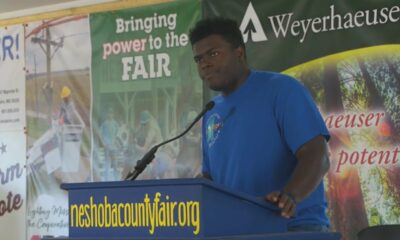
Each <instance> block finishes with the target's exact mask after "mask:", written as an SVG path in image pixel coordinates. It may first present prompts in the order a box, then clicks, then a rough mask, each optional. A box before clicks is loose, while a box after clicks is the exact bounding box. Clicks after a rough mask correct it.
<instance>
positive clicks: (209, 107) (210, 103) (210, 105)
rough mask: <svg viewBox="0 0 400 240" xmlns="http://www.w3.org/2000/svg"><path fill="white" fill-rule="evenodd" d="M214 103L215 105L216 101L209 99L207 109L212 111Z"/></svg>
mask: <svg viewBox="0 0 400 240" xmlns="http://www.w3.org/2000/svg"><path fill="white" fill-rule="evenodd" d="M214 105H215V103H214V101H209V102H208V103H207V104H206V107H205V109H206V111H210V110H211V109H212V108H213V107H214Z"/></svg>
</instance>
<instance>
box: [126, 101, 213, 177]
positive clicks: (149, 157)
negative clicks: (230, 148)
mask: <svg viewBox="0 0 400 240" xmlns="http://www.w3.org/2000/svg"><path fill="white" fill-rule="evenodd" d="M214 105H215V103H214V102H213V101H210V102H208V103H207V104H206V106H205V107H204V109H203V110H202V111H201V112H200V113H199V114H198V115H197V116H196V118H195V119H194V120H193V122H192V123H191V124H190V125H189V127H187V128H186V130H185V131H183V132H182V133H181V134H179V135H178V136H176V137H174V138H171V139H169V140H167V141H164V142H162V143H159V144H157V145H155V146H153V147H152V148H151V149H150V151H148V152H147V153H146V154H145V155H144V156H143V157H142V159H141V160H139V161H137V163H136V166H135V168H134V170H133V171H130V172H129V173H128V175H127V176H126V177H125V180H131V181H132V180H135V179H136V178H137V177H138V176H139V174H141V173H142V172H143V171H144V169H145V168H146V166H147V165H148V164H149V163H151V161H153V159H154V157H155V153H156V152H157V150H158V148H159V147H161V146H163V145H165V144H167V143H169V142H172V141H174V140H176V139H178V138H180V137H182V136H183V135H185V134H186V133H187V132H189V130H190V129H191V128H192V127H193V126H194V125H195V124H196V122H197V121H199V120H200V118H201V117H203V115H204V114H205V113H206V112H207V111H209V110H211V109H212V108H213V107H214Z"/></svg>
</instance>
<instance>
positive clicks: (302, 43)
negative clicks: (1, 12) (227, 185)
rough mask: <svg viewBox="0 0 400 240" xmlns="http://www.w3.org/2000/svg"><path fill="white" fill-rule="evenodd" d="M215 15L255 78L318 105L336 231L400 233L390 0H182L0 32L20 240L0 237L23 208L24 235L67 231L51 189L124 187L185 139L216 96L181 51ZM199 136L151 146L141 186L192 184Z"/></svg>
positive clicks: (395, 12)
mask: <svg viewBox="0 0 400 240" xmlns="http://www.w3.org/2000/svg"><path fill="white" fill-rule="evenodd" d="M213 16H226V17H230V18H233V19H235V20H237V21H238V23H239V25H240V28H241V30H242V32H243V36H244V38H245V40H246V47H247V56H248V61H249V65H250V66H251V67H252V68H253V69H260V70H270V71H277V72H283V73H286V74H289V75H292V76H294V77H296V78H297V79H298V80H299V81H301V82H302V83H303V84H304V85H305V86H306V87H307V88H308V89H309V90H310V92H311V94H312V96H313V97H314V99H315V100H316V102H317V104H318V105H319V107H320V109H321V112H322V113H323V115H324V119H325V121H326V124H327V126H328V128H329V130H330V132H331V135H332V138H331V140H330V142H329V146H330V158H331V162H332V168H331V170H330V172H329V174H328V176H327V177H326V179H325V185H326V190H327V192H326V194H327V197H328V199H329V212H328V213H329V216H330V219H331V223H332V230H336V231H340V232H342V233H343V235H344V239H347V240H355V239H356V237H355V236H356V233H357V232H358V231H359V230H360V229H362V228H364V227H366V226H368V225H380V224H391V223H400V190H399V188H400V164H399V156H398V155H399V149H398V147H399V141H400V139H399V130H400V102H399V101H400V100H399V99H400V98H399V95H400V84H399V83H400V35H399V34H398V32H397V31H396V30H397V28H398V25H399V21H400V6H399V3H398V2H396V1H395V0H382V1H379V2H378V1H373V0H354V1H351V2H350V1H346V0H336V1H333V0H327V1H316V0H313V1H312V0H298V1H295V2H294V1H291V0H270V1H261V0H253V1H243V0H241V1H239V0H229V1H228V0H204V1H198V0H186V1H175V2H170V3H165V4H159V5H153V6H147V7H141V8H133V9H124V10H119V11H109V12H102V13H96V14H91V15H84V16H69V17H64V18H57V19H49V20H46V21H40V22H30V23H28V24H26V25H24V26H18V27H15V26H9V27H8V28H7V29H1V30H0V79H1V84H0V111H1V115H0V134H1V139H0V140H1V141H0V159H3V160H4V161H1V171H2V172H14V178H13V179H11V178H9V179H8V180H7V181H5V182H4V184H2V188H1V189H2V191H1V193H2V194H1V195H0V203H1V201H2V200H1V199H5V200H4V201H14V202H15V201H16V202H17V203H16V204H15V206H16V208H18V209H13V210H12V211H11V212H7V213H5V214H3V215H1V213H0V221H1V224H0V226H1V227H4V229H3V230H4V231H2V232H4V233H6V234H9V235H7V236H6V237H8V238H10V239H22V237H20V235H18V234H21V233H23V232H24V231H23V229H22V228H23V227H22V228H21V229H18V230H16V232H12V231H9V230H7V229H15V228H11V227H10V226H25V225H24V223H25V219H23V217H22V216H24V214H25V213H24V209H25V206H24V204H25V203H26V204H27V213H26V216H25V217H26V220H27V221H26V224H27V226H28V239H37V238H38V237H39V236H42V235H54V236H57V235H67V234H68V228H67V224H68V223H67V220H68V212H67V209H66V207H67V204H66V201H67V198H66V194H65V192H63V191H61V190H59V183H61V182H85V181H113V180H120V179H121V178H123V177H124V176H125V175H126V173H127V171H129V170H131V169H132V168H133V167H134V164H135V163H136V160H138V159H140V158H141V157H142V155H143V153H145V152H146V151H147V150H148V148H149V147H151V146H152V145H154V144H156V143H159V142H161V141H162V140H165V139H167V138H170V137H172V136H175V135H176V134H178V133H180V132H182V130H183V129H184V128H185V127H186V126H187V125H188V124H189V123H190V122H191V121H192V120H193V119H194V117H195V116H196V115H197V114H198V113H199V112H200V110H201V108H202V106H203V104H204V102H206V101H208V100H209V99H210V96H211V95H213V94H215V93H211V92H209V91H208V90H203V85H202V82H201V80H200V79H199V78H198V75H197V71H196V67H195V65H194V62H193V56H192V50H191V46H190V44H189V42H188V31H189V29H190V28H191V27H192V26H193V25H194V24H195V22H196V21H197V20H199V19H200V18H202V17H213ZM24 31H25V36H23V32H24ZM23 38H24V39H25V46H24V45H23V44H24V42H23ZM24 51H26V53H25V52H24ZM24 59H25V64H26V69H25V71H26V81H25V84H26V85H27V92H26V94H25V84H24V83H23V81H20V80H21V79H23V74H24V72H23V70H24V69H23V68H24V63H23V60H24ZM25 98H26V105H27V106H26V110H25V105H24V103H25ZM24 115H25V116H26V119H27V120H26V123H25V117H24ZM24 126H26V129H27V136H26V139H25V138H24V136H23V134H24V133H23V131H24V130H23V128H24ZM199 129H200V126H199V125H198V124H197V125H196V126H195V127H194V129H193V130H192V131H190V132H189V134H188V135H186V136H185V137H183V138H182V139H180V140H179V141H176V142H174V143H172V144H169V145H168V146H166V147H163V148H162V149H160V150H159V152H158V154H157V156H156V159H155V160H154V162H153V163H152V164H151V165H149V166H148V168H147V170H146V171H145V172H144V173H143V174H142V175H141V176H140V178H142V179H161V178H176V177H194V176H196V175H197V174H198V173H199V172H200V163H201V154H200V153H201V148H200V142H201V141H200V137H201V136H200V130H199ZM25 140H26V141H25ZM25 142H27V143H28V147H27V162H26V169H27V174H26V175H27V176H26V178H27V184H28V187H27V188H28V189H27V193H28V194H27V199H26V200H25V196H24V192H25V191H24V189H25V175H24V174H25V170H24V168H22V166H23V165H24V164H25V156H20V155H21V153H22V152H23V151H25ZM17 147H18V148H17ZM21 150H22V151H21ZM13 184H15V185H13ZM3 223H4V224H3ZM14 234H15V235H14ZM17 235H18V236H17Z"/></svg>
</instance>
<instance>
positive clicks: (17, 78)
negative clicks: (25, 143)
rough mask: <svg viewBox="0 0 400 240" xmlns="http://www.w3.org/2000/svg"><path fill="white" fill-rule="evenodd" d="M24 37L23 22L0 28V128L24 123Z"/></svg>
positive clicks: (4, 128)
mask: <svg viewBox="0 0 400 240" xmlns="http://www.w3.org/2000/svg"><path fill="white" fill-rule="evenodd" d="M23 37H24V32H23V28H22V26H10V27H7V28H6V29H3V28H1V29H0V72H1V76H0V131H10V130H11V131H12V130H20V131H23V130H24V127H25V84H24V78H25V77H24V75H25V72H24V54H25V53H24V47H23V40H24V39H23Z"/></svg>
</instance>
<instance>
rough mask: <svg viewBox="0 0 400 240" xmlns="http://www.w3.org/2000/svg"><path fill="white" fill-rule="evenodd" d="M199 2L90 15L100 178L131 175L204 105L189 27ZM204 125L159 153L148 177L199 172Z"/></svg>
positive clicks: (96, 176)
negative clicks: (139, 162)
mask: <svg viewBox="0 0 400 240" xmlns="http://www.w3.org/2000/svg"><path fill="white" fill-rule="evenodd" d="M199 18H200V2H199V1H176V2H173V3H166V4H159V5H153V6H148V7H142V8H135V9H126V10H120V11H114V12H105V13H96V14H92V15H91V16H90V27H91V40H92V49H93V53H92V78H93V79H92V81H93V112H92V119H93V137H94V144H93V153H94V155H93V172H94V180H96V181H110V180H120V179H122V178H124V177H125V176H126V175H127V173H128V171H130V170H132V169H133V167H134V165H135V164H136V161H137V160H139V159H141V158H142V156H143V155H144V154H145V153H146V152H147V151H148V150H149V149H150V148H151V147H152V146H154V145H156V144H158V143H161V142H162V141H163V140H165V139H168V138H171V137H173V136H176V135H177V134H178V133H180V132H182V131H183V129H184V128H185V127H186V126H188V123H190V122H191V121H192V120H193V119H194V117H195V116H196V115H197V113H198V112H200V110H201V108H202V83H201V80H199V78H198V75H197V71H196V67H195V65H194V61H193V60H192V59H193V57H192V51H191V47H190V44H189V38H188V31H189V28H190V27H191V26H193V25H194V23H195V22H196V21H197V20H198V19H199ZM200 159H201V154H200V126H199V125H196V126H195V127H194V129H193V130H192V131H191V132H190V133H189V134H188V135H187V136H186V137H184V138H182V139H181V140H179V141H176V142H174V143H171V144H169V145H167V146H165V147H163V148H162V149H160V150H159V152H158V153H157V155H156V158H155V160H154V161H153V163H152V164H150V165H149V166H148V167H147V169H146V171H145V172H144V173H142V175H141V176H140V178H142V179H154V178H155V179H159V178H176V177H191V176H194V175H196V174H197V173H199V171H200V165H201V164H200Z"/></svg>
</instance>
